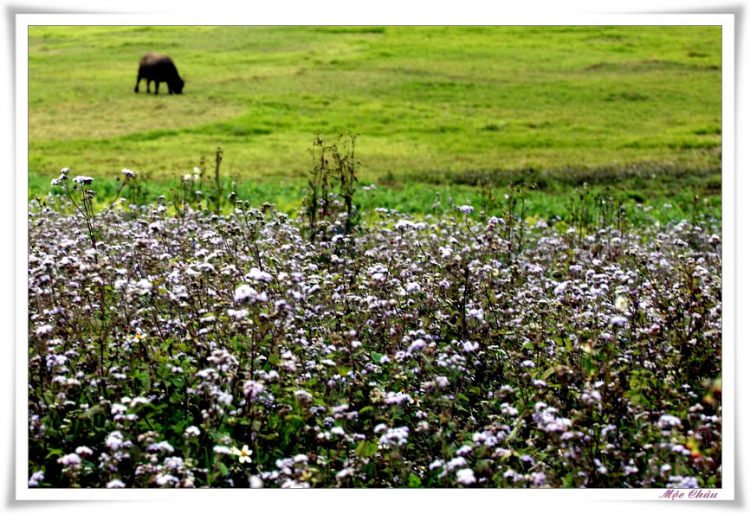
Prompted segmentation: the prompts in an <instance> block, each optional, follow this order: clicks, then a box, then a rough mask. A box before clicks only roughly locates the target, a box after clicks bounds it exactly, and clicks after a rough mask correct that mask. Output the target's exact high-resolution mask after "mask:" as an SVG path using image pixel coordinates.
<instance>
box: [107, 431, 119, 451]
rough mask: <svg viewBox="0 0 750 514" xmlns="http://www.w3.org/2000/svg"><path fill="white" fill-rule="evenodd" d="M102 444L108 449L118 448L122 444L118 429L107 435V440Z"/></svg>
mask: <svg viewBox="0 0 750 514" xmlns="http://www.w3.org/2000/svg"><path fill="white" fill-rule="evenodd" d="M104 444H105V445H106V446H107V448H109V449H110V450H114V451H116V450H119V449H120V448H121V447H122V445H123V437H122V433H121V432H120V431H119V430H115V431H114V432H112V433H111V434H109V435H108V436H107V440H106V441H105V442H104Z"/></svg>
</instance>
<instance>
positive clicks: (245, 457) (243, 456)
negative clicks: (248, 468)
mask: <svg viewBox="0 0 750 514" xmlns="http://www.w3.org/2000/svg"><path fill="white" fill-rule="evenodd" d="M252 454H253V451H252V450H251V449H250V448H248V446H247V445H244V446H243V447H242V449H241V450H240V449H238V448H236V447H235V448H232V455H235V456H237V457H239V458H240V464H245V463H248V464H249V463H250V462H252V459H250V455H252Z"/></svg>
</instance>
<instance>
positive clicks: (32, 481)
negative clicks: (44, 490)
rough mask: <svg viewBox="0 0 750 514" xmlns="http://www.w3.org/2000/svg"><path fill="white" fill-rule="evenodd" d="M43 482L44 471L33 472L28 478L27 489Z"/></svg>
mask: <svg viewBox="0 0 750 514" xmlns="http://www.w3.org/2000/svg"><path fill="white" fill-rule="evenodd" d="M42 480H44V471H35V472H34V473H33V474H32V475H31V478H29V487H36V486H38V485H39V482H41V481H42Z"/></svg>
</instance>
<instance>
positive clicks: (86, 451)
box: [76, 446, 94, 457]
mask: <svg viewBox="0 0 750 514" xmlns="http://www.w3.org/2000/svg"><path fill="white" fill-rule="evenodd" d="M76 453H77V454H78V455H81V456H82V457H89V456H91V455H93V454H94V450H92V449H91V448H89V447H88V446H79V447H78V448H76Z"/></svg>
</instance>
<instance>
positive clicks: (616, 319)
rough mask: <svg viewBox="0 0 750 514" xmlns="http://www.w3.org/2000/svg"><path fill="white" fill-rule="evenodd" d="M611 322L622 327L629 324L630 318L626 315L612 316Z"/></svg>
mask: <svg viewBox="0 0 750 514" xmlns="http://www.w3.org/2000/svg"><path fill="white" fill-rule="evenodd" d="M609 322H610V323H611V324H612V325H613V326H615V327H621V326H623V325H625V324H627V322H628V318H626V317H625V316H612V318H610V320H609Z"/></svg>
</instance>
